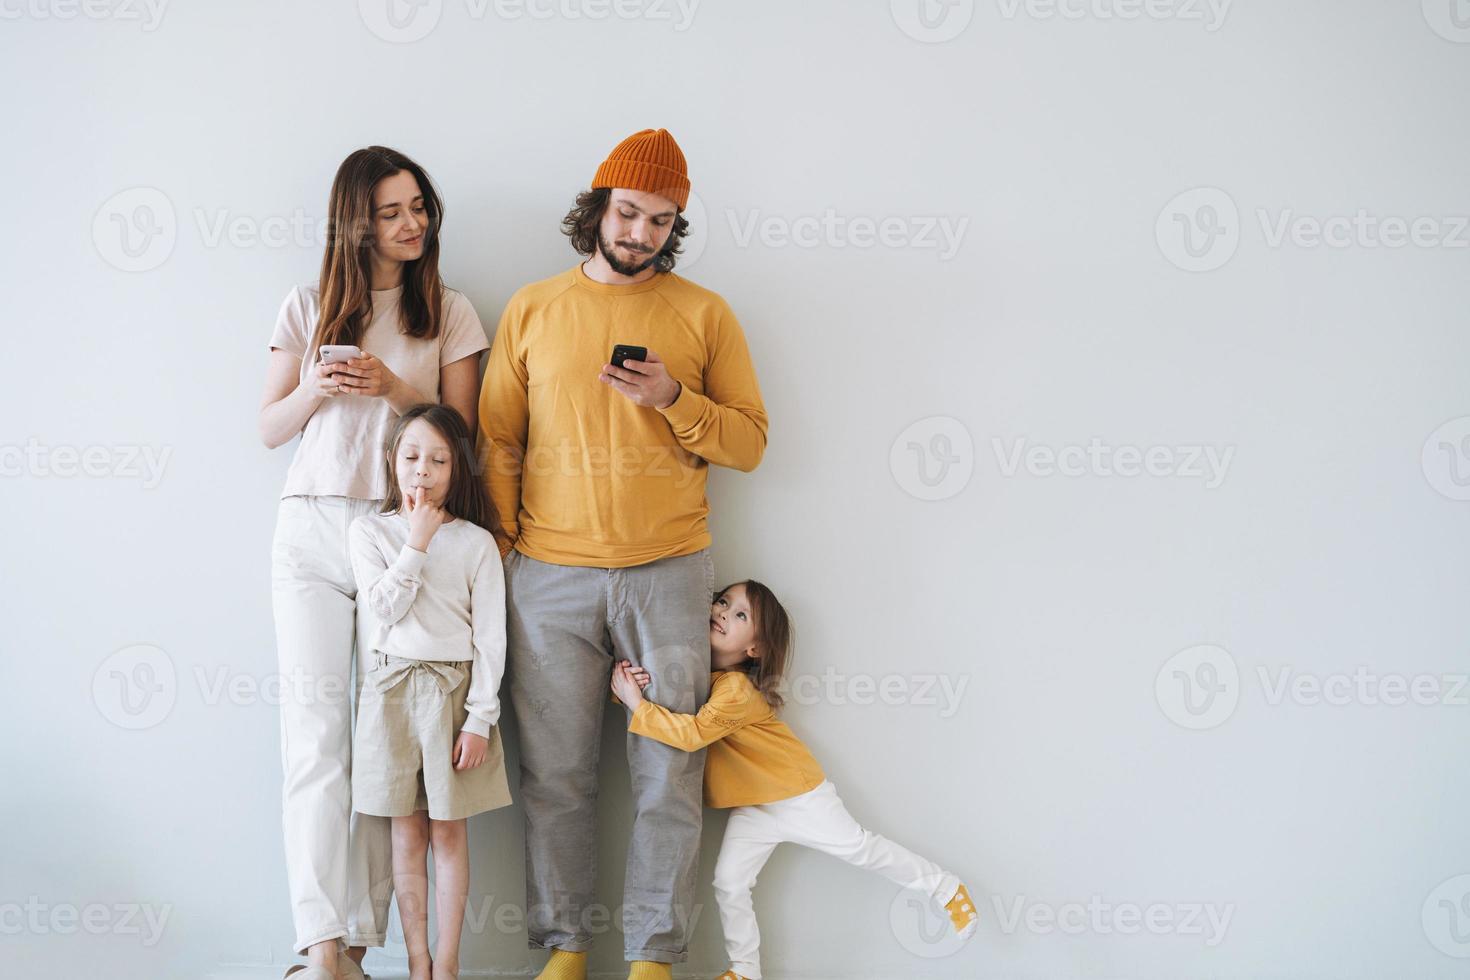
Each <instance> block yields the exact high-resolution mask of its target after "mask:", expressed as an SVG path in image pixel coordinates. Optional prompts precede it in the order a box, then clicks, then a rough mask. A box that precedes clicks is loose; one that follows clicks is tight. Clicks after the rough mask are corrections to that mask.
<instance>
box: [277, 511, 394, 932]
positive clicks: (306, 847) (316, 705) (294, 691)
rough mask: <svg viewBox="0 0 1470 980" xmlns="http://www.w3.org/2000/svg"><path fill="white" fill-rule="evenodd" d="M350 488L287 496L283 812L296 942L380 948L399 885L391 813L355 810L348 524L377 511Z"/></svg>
mask: <svg viewBox="0 0 1470 980" xmlns="http://www.w3.org/2000/svg"><path fill="white" fill-rule="evenodd" d="M377 507H378V504H377V502H375V501H371V500H359V499H356V498H353V497H328V496H296V497H286V498H284V499H282V500H281V503H280V507H279V509H278V511H277V515H276V534H275V541H274V543H273V544H272V547H271V599H272V602H271V605H272V608H273V611H274V612H275V619H276V648H277V655H278V658H279V661H280V671H281V764H282V767H283V768H284V770H285V782H284V784H283V785H282V787H281V803H282V810H283V812H282V822H283V824H284V828H285V832H286V877H287V881H288V882H289V884H290V889H291V914H292V919H293V921H294V923H295V926H296V946H295V948H296V950H297V952H304V951H305V949H306V947H308V946H312V945H315V944H316V943H319V942H324V941H326V940H329V939H338V940H344V941H345V942H346V943H347V944H349V945H353V946H381V945H383V942H384V940H385V938H386V935H387V931H388V903H389V900H390V899H391V897H392V894H393V856H392V851H391V832H390V829H389V828H390V823H389V821H388V820H387V819H386V818H384V817H368V816H363V815H361V814H356V813H353V812H352V785H351V773H352V705H353V702H354V700H355V697H354V691H353V687H352V659H353V648H354V645H355V637H356V610H357V602H356V596H357V584H356V582H355V580H354V579H353V576H352V565H351V562H350V560H349V559H348V556H347V527H348V525H350V524H351V523H352V521H353V519H354V518H356V517H357V516H359V515H361V514H366V513H369V512H371V511H374V510H376V509H377Z"/></svg>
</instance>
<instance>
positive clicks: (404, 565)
mask: <svg viewBox="0 0 1470 980" xmlns="http://www.w3.org/2000/svg"><path fill="white" fill-rule="evenodd" d="M428 560H429V556H428V554H426V553H425V552H422V551H417V550H415V549H413V548H410V547H409V546H408V545H404V546H403V550H402V551H400V552H399V553H398V557H397V558H395V559H394V560H393V565H392V567H391V568H389V569H388V570H389V571H390V572H394V573H395V574H397V575H400V576H402V577H404V578H418V577H419V572H421V571H423V570H424V562H426V561H428Z"/></svg>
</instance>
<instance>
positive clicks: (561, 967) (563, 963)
mask: <svg viewBox="0 0 1470 980" xmlns="http://www.w3.org/2000/svg"><path fill="white" fill-rule="evenodd" d="M536 980H587V954H586V953H573V952H572V951H571V950H566V949H553V950H552V951H551V959H549V960H547V961H546V969H544V970H542V971H541V972H540V973H538V974H536Z"/></svg>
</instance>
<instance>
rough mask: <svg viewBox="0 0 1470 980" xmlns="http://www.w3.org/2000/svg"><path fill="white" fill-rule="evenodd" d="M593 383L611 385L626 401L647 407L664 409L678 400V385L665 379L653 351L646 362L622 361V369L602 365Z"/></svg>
mask: <svg viewBox="0 0 1470 980" xmlns="http://www.w3.org/2000/svg"><path fill="white" fill-rule="evenodd" d="M597 380H599V381H601V382H602V383H603V384H606V385H612V386H613V387H614V388H616V389H617V390H618V391H621V392H622V393H623V394H624V395H626V396H627V397H628V399H629V400H630V401H632V402H633V403H634V404H637V405H643V406H645V407H647V408H668V407H669V406H670V405H672V404H674V399H676V398H678V397H679V390H680V387H681V386H680V384H679V382H677V381H675V380H674V379H673V378H671V377H669V369H668V368H666V367H664V362H663V358H661V357H659V356H658V355H657V354H655V353H654V352H653V351H649V352H648V360H646V361H631V360H630V361H624V362H623V366H622V367H613V366H612V365H611V364H604V365H603V366H602V373H601V374H599V375H598V376H597Z"/></svg>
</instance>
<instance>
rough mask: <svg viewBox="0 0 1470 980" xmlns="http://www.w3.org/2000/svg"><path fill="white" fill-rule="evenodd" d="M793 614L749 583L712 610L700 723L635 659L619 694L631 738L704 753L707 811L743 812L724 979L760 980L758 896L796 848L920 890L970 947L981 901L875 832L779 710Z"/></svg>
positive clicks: (618, 674)
mask: <svg viewBox="0 0 1470 980" xmlns="http://www.w3.org/2000/svg"><path fill="white" fill-rule="evenodd" d="M790 638H791V625H790V620H789V619H788V617H787V615H786V610H785V609H783V608H782V607H781V604H780V603H779V602H777V601H776V597H775V596H774V595H772V594H771V590H770V589H768V588H766V587H765V586H764V585H762V584H761V583H759V582H755V581H746V582H741V583H737V584H735V585H732V586H730V587H728V588H726V589H725V590H724V591H722V592H721V593H720V594H719V595H717V596H716V597H715V600H714V603H713V605H712V606H711V608H710V620H709V641H710V666H711V667H712V668H713V670H714V676H713V677H712V678H711V682H710V695H709V701H708V702H706V703H705V705H704V707H702V708H700V709H699V713H698V714H695V715H681V714H675V713H673V712H671V711H669V710H667V709H665V708H663V707H661V706H659V705H657V704H654V703H653V702H652V701H648V700H646V699H644V697H643V690H642V689H643V688H644V687H646V686H648V684H649V682H650V680H651V678H650V677H649V676H648V673H647V671H645V670H643V669H642V668H639V667H634V666H633V665H632V664H631V663H630V662H628V661H626V660H624V661H622V662H621V663H619V664H618V665H617V666H616V667H615V668H614V670H613V678H612V689H613V693H614V694H615V695H616V696H617V697H618V700H620V701H622V702H623V704H625V705H627V706H628V708H630V709H632V711H633V719H632V722H631V724H630V725H629V726H628V731H630V732H634V733H636V734H639V735H644V736H647V737H648V738H652V739H657V740H658V741H660V742H663V743H664V744H665V745H671V746H673V747H674V748H677V749H683V750H685V751H686V752H694V751H697V750H698V749H702V748H704V747H705V746H708V747H709V753H708V754H707V755H706V757H705V766H704V801H705V805H706V806H711V807H716V808H723V807H732V808H733V809H732V811H731V813H730V822H729V823H728V824H727V825H726V827H725V840H724V842H723V843H722V844H721V845H720V857H719V860H718V861H717V862H716V863H715V881H714V884H715V897H716V899H717V900H718V902H719V906H720V923H721V925H722V926H723V927H724V931H725V951H726V953H727V954H728V955H729V958H730V969H729V971H727V972H726V973H724V974H722V975H721V976H720V977H719V980H759V978H760V975H761V964H760V932H759V930H758V929H757V928H756V921H755V910H754V908H753V907H752V905H751V899H750V892H751V889H752V888H753V887H754V886H755V879H756V876H757V875H758V874H760V870H761V868H762V867H763V866H764V865H765V863H766V861H767V859H769V858H770V856H771V852H772V851H774V850H775V848H776V845H777V844H780V843H782V842H783V841H791V842H793V843H796V844H802V845H805V846H806V847H811V848H815V849H817V850H819V851H825V852H827V853H828V854H833V855H836V856H837V857H840V858H842V859H843V860H844V861H847V862H849V863H851V864H854V865H857V866H858V867H860V868H868V869H870V870H872V871H876V872H878V873H879V874H881V875H883V876H884V877H885V878H888V879H889V880H891V881H895V882H897V883H898V884H900V885H903V886H905V887H908V888H914V889H919V890H921V891H923V892H925V893H927V895H928V896H929V898H930V899H931V900H932V901H934V902H935V903H936V905H937V906H940V907H943V908H944V910H945V911H946V912H947V913H948V914H949V919H950V922H951V923H953V925H954V928H955V930H956V931H958V932H959V934H960V936H961V937H962V938H968V937H969V936H970V935H971V934H973V933H974V931H975V922H976V919H977V918H978V915H977V913H976V912H975V905H974V903H973V902H972V901H971V900H970V893H969V891H968V890H967V889H966V888H965V886H964V885H963V884H961V883H960V881H959V879H958V878H956V877H955V876H954V875H952V874H949V873H948V872H946V871H944V870H943V869H942V868H940V867H939V866H938V865H936V864H934V863H933V862H931V861H927V860H925V859H924V858H922V857H919V856H918V855H917V854H914V853H912V852H911V851H908V850H906V849H905V848H903V847H900V846H899V845H897V844H895V843H893V842H892V841H890V840H887V839H886V838H883V837H880V836H878V835H877V834H875V833H873V832H871V831H868V830H864V829H863V827H862V826H861V825H859V824H858V822H857V821H856V820H854V819H853V818H852V817H851V816H850V815H849V814H848V812H847V809H846V808H845V807H843V805H842V800H841V799H839V798H838V796H837V790H836V789H834V788H833V786H832V784H831V783H829V782H827V780H826V779H825V778H824V777H823V775H822V770H821V767H820V766H818V765H817V761H816V760H815V759H814V758H812V755H811V753H810V752H809V751H807V748H806V746H805V745H803V744H802V743H801V741H800V740H798V739H797V737H796V736H795V735H794V734H792V731H791V729H790V728H788V727H786V725H785V723H784V722H781V721H779V720H777V718H776V716H775V714H774V712H773V711H772V709H773V708H778V707H780V706H781V696H780V695H779V694H777V693H776V688H777V686H778V684H779V683H780V680H781V677H782V674H783V673H784V672H785V669H786V661H787V656H788V651H789V647H790Z"/></svg>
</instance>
